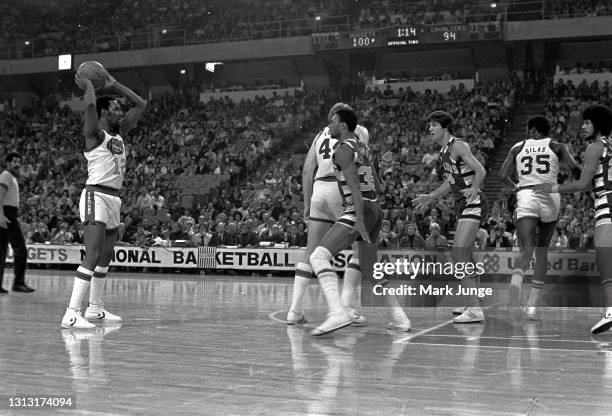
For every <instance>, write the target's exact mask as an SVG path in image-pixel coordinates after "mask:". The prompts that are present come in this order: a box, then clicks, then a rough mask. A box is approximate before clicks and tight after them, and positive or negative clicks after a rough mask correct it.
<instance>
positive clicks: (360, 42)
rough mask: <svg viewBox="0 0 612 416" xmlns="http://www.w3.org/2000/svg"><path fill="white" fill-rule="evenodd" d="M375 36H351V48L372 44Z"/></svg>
mask: <svg viewBox="0 0 612 416" xmlns="http://www.w3.org/2000/svg"><path fill="white" fill-rule="evenodd" d="M375 41H376V38H375V37H373V36H353V48H363V47H368V46H374V42H375Z"/></svg>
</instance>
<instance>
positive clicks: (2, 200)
mask: <svg viewBox="0 0 612 416" xmlns="http://www.w3.org/2000/svg"><path fill="white" fill-rule="evenodd" d="M20 168H21V155H20V154H19V153H15V152H11V153H9V154H8V155H7V156H6V170H5V171H4V172H2V173H0V293H7V290H5V289H4V288H3V287H2V279H3V278H4V267H5V265H6V253H7V251H8V245H9V243H10V244H11V247H13V253H14V267H15V281H14V282H13V292H23V293H30V292H34V289H32V288H31V287H29V286H28V285H26V284H25V270H26V264H27V253H28V250H27V248H26V245H25V239H24V238H23V233H22V232H21V227H20V226H19V220H18V219H17V211H18V210H19V184H18V183H17V176H19V169H20Z"/></svg>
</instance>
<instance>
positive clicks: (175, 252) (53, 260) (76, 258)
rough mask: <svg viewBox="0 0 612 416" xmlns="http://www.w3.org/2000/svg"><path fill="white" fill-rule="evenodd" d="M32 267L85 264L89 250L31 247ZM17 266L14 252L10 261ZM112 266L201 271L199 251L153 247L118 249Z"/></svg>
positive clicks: (43, 246)
mask: <svg viewBox="0 0 612 416" xmlns="http://www.w3.org/2000/svg"><path fill="white" fill-rule="evenodd" d="M27 247H28V263H31V264H74V265H78V264H81V262H82V261H83V258H84V257H85V247H84V246H81V245H70V246H68V245H66V246H60V245H47V244H30V245H28V246H27ZM6 260H7V262H8V263H12V262H13V250H12V249H9V252H8V255H7V257H6ZM111 265H112V266H131V267H162V268H171V269H174V268H190V269H197V268H198V249H197V248H187V247H185V248H183V247H150V248H147V249H143V248H140V247H132V246H118V247H115V254H114V257H113V260H112V261H111Z"/></svg>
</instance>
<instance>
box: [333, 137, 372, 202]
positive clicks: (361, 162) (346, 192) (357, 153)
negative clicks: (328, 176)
mask: <svg viewBox="0 0 612 416" xmlns="http://www.w3.org/2000/svg"><path fill="white" fill-rule="evenodd" d="M343 145H345V146H348V147H349V148H350V149H351V150H352V151H353V161H354V162H355V165H356V166H357V174H358V175H359V189H360V190H361V195H362V196H363V199H364V200H367V201H376V185H375V183H374V172H373V166H372V157H371V152H370V148H369V147H368V146H367V145H366V144H365V143H362V142H360V141H359V140H357V139H348V140H345V141H344V142H342V143H341V144H340V146H343ZM335 157H336V154H335V153H334V171H335V173H336V179H337V180H338V188H339V190H340V194H341V195H342V200H343V201H344V204H345V205H349V204H352V203H353V196H352V195H351V188H349V186H348V184H347V182H346V178H345V177H344V172H342V168H341V167H340V166H339V165H338V164H337V163H336V161H335Z"/></svg>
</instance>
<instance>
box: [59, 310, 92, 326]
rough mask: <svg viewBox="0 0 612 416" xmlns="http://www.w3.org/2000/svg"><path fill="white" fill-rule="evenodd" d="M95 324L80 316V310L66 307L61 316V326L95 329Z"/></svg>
mask: <svg viewBox="0 0 612 416" xmlns="http://www.w3.org/2000/svg"><path fill="white" fill-rule="evenodd" d="M95 327H96V326H95V325H94V324H91V323H89V322H87V321H86V320H85V319H84V318H83V317H82V316H81V311H77V310H75V309H70V308H68V309H66V313H65V314H64V317H63V318H62V328H65V329H68V328H72V329H95Z"/></svg>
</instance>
